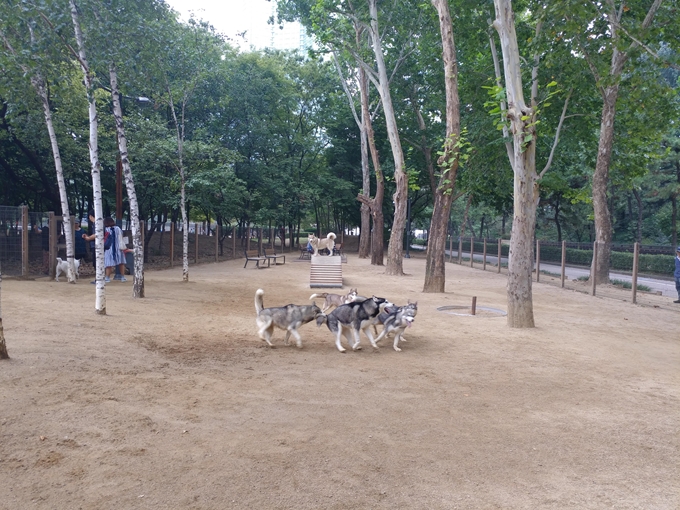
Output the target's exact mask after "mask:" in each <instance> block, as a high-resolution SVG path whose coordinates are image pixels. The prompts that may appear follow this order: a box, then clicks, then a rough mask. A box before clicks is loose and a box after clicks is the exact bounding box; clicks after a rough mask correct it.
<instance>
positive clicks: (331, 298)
mask: <svg viewBox="0 0 680 510" xmlns="http://www.w3.org/2000/svg"><path fill="white" fill-rule="evenodd" d="M356 297H357V289H350V290H349V292H348V293H347V294H345V295H344V296H341V295H340V294H330V293H328V292H323V293H321V294H312V295H311V296H309V299H314V298H324V299H325V301H324V304H323V306H322V307H321V311H322V312H323V313H326V310H328V309H329V308H331V307H332V306H334V307H336V308H337V307H338V306H340V305H344V304H347V303H352V302H354V301H355V298H356Z"/></svg>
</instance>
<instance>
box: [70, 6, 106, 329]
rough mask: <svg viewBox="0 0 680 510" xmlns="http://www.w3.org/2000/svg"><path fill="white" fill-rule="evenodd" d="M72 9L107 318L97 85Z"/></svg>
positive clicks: (99, 285)
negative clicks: (87, 124)
mask: <svg viewBox="0 0 680 510" xmlns="http://www.w3.org/2000/svg"><path fill="white" fill-rule="evenodd" d="M69 6H70V8H71V19H72V21H73V29H74V32H75V36H76V43H77V47H78V53H77V57H78V63H79V64H80V68H81V70H82V72H83V83H84V84H85V90H86V92H87V102H88V105H89V106H88V112H89V118H90V139H89V144H88V147H89V152H90V163H91V172H92V194H93V202H94V217H95V231H94V234H95V253H96V254H95V256H96V257H97V269H96V276H95V284H96V285H95V305H94V309H95V313H97V314H99V315H106V288H105V281H104V215H103V210H102V185H101V171H102V167H101V163H100V162H99V142H98V141H99V138H98V133H97V128H98V126H99V121H98V119H97V103H96V101H95V96H94V93H95V83H94V73H92V71H91V69H90V65H89V63H88V61H87V54H86V52H85V39H84V37H83V31H82V28H81V26H80V14H79V12H78V6H77V5H76V2H75V0H69Z"/></svg>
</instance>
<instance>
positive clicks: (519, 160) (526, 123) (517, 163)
mask: <svg viewBox="0 0 680 510" xmlns="http://www.w3.org/2000/svg"><path fill="white" fill-rule="evenodd" d="M494 6H495V10H496V20H495V21H494V23H493V25H494V28H496V30H497V31H498V35H499V37H500V41H501V48H502V52H503V66H504V71H505V85H506V90H507V100H508V111H507V116H508V120H509V121H510V131H511V133H512V138H513V154H512V160H511V164H512V168H513V173H514V217H513V222H512V234H511V237H510V255H509V260H508V287H507V296H508V326H510V327H511V328H532V327H534V311H533V297H532V290H531V272H532V269H533V268H532V261H533V239H534V230H535V226H536V207H537V206H538V198H539V193H538V191H539V190H538V182H537V177H538V176H537V174H536V157H535V154H536V127H535V126H536V123H535V121H536V116H535V111H534V110H533V109H532V108H529V107H527V106H526V104H525V102H524V96H523V92H522V75H521V66H520V56H519V48H518V46H517V35H516V33H515V21H514V14H513V12H512V7H511V4H510V0H494Z"/></svg>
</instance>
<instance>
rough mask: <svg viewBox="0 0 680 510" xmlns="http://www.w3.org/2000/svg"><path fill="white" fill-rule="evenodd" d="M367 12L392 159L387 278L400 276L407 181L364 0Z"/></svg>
mask: <svg viewBox="0 0 680 510" xmlns="http://www.w3.org/2000/svg"><path fill="white" fill-rule="evenodd" d="M368 9H369V13H370V16H371V25H370V32H371V42H372V45H373V53H374V54H375V61H376V66H377V68H378V92H379V93H380V99H381V101H382V105H383V111H384V112H385V123H386V126H387V135H388V137H389V140H390V147H391V148H392V157H393V159H394V182H395V186H396V190H395V192H394V195H393V196H392V198H393V201H394V220H393V222H392V233H391V234H390V244H389V247H388V249H387V266H386V268H385V272H386V273H387V274H390V275H403V274H404V264H403V258H404V257H403V253H404V248H403V242H404V229H405V227H406V202H407V200H408V179H407V177H406V173H405V172H404V167H405V163H404V152H403V150H402V147H401V139H400V138H399V130H398V128H397V118H396V115H395V113H394V107H393V105H392V96H391V94H390V82H389V77H388V75H387V68H386V67H385V58H384V55H383V51H382V44H381V42H380V30H379V27H378V5H377V0H368Z"/></svg>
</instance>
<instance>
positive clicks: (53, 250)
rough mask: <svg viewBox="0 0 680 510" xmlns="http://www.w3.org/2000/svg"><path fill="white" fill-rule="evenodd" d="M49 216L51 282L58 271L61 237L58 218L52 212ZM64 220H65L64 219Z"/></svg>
mask: <svg viewBox="0 0 680 510" xmlns="http://www.w3.org/2000/svg"><path fill="white" fill-rule="evenodd" d="M47 215H48V218H49V219H48V228H49V229H50V251H49V257H50V259H49V261H48V267H49V270H48V274H49V276H50V280H52V279H54V276H55V275H56V269H57V260H56V259H57V239H59V236H58V235H57V218H56V217H55V216H54V213H53V212H52V211H50V212H49V213H47ZM62 219H63V218H62Z"/></svg>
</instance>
